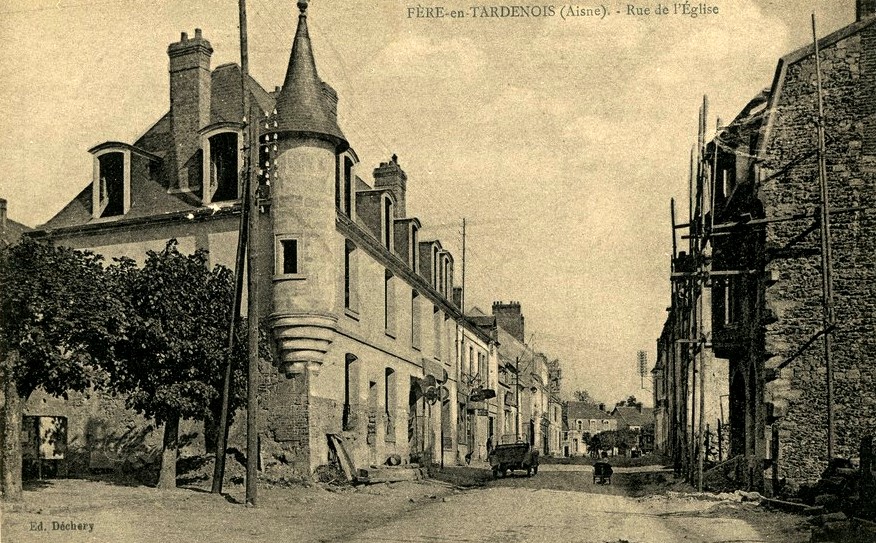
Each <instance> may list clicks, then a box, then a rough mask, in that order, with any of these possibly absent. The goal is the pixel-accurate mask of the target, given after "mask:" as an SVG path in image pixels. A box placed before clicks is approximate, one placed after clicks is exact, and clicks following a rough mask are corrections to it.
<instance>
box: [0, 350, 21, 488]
mask: <svg viewBox="0 0 876 543" xmlns="http://www.w3.org/2000/svg"><path fill="white" fill-rule="evenodd" d="M17 359H18V355H17V353H15V352H13V353H10V354H9V355H8V356H7V357H5V359H4V360H3V361H2V364H0V380H2V382H3V401H2V402H0V491H2V493H3V500H4V501H21V498H22V494H21V424H22V400H21V397H20V396H19V395H18V386H17V384H16V382H15V379H12V378H11V374H12V372H11V368H12V367H13V366H14V364H15V363H16V362H17Z"/></svg>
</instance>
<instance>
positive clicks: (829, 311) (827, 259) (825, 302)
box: [812, 13, 835, 461]
mask: <svg viewBox="0 0 876 543" xmlns="http://www.w3.org/2000/svg"><path fill="white" fill-rule="evenodd" d="M812 42H813V44H814V46H815V75H816V81H817V84H818V121H817V123H816V125H817V126H818V188H819V193H820V197H821V198H820V199H821V202H820V205H821V214H820V218H821V220H820V224H819V226H820V228H819V230H820V234H821V236H820V237H821V295H822V297H821V301H822V309H823V312H824V322H823V324H822V326H823V330H824V334H823V337H824V366H825V371H826V373H827V377H826V378H827V459H828V461H830V460H831V459H833V454H834V439H835V436H834V420H833V419H834V413H833V353H832V345H831V332H830V330H832V329H833V326H834V322H835V320H834V308H833V279H832V277H831V275H832V269H831V268H832V261H831V259H832V254H831V246H830V214H829V212H828V193H827V157H826V156H825V141H824V140H825V137H824V95H823V93H822V88H821V58H820V53H819V50H818V34H817V33H816V30H815V14H814V13H813V14H812Z"/></svg>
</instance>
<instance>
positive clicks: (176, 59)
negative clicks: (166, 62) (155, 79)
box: [167, 28, 241, 189]
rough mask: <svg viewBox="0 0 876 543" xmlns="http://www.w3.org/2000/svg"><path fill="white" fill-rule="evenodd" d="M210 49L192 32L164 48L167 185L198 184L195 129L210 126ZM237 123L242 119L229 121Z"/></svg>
mask: <svg viewBox="0 0 876 543" xmlns="http://www.w3.org/2000/svg"><path fill="white" fill-rule="evenodd" d="M212 54H213V48H212V47H211V46H210V42H208V41H207V40H205V39H204V37H203V36H202V35H201V29H200V28H196V29H195V37H194V38H189V35H188V34H187V33H185V32H183V33H182V34H181V35H180V39H179V41H178V42H176V43H171V44H170V45H169V46H168V47H167V56H168V57H170V131H171V136H172V138H173V153H172V154H173V159H172V160H173V162H172V163H171V172H170V184H171V187H173V188H179V189H188V188H190V187H197V186H200V185H201V178H200V176H201V160H200V159H199V157H198V156H197V155H198V150H199V149H200V137H199V136H198V130H200V129H201V128H203V127H205V126H207V125H208V124H210V87H211V82H212V81H211V73H210V56H211V55H212ZM229 120H234V121H240V120H241V119H229Z"/></svg>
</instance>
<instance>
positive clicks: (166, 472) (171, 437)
mask: <svg viewBox="0 0 876 543" xmlns="http://www.w3.org/2000/svg"><path fill="white" fill-rule="evenodd" d="M178 454H179V417H172V418H171V419H170V420H168V421H167V422H165V423H164V447H163V449H162V451H161V469H160V471H159V473H158V488H161V489H172V488H176V457H177V455H178Z"/></svg>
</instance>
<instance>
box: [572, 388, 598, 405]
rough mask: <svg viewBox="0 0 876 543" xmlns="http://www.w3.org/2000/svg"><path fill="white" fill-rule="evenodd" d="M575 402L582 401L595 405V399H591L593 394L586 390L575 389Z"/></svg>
mask: <svg viewBox="0 0 876 543" xmlns="http://www.w3.org/2000/svg"><path fill="white" fill-rule="evenodd" d="M573 396H574V398H575V401H576V402H584V403H588V404H590V405H596V400H594V399H593V396H591V395H590V393H589V392H587V391H586V390H583V389H582V390H576V391H575V393H574V394H573Z"/></svg>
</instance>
